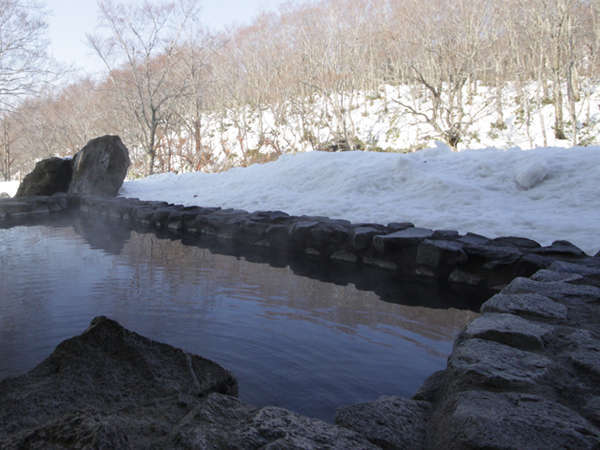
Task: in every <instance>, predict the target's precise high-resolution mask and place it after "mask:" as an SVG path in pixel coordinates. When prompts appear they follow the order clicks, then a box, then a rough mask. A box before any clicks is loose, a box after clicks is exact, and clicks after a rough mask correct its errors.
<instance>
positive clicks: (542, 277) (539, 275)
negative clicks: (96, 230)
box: [529, 269, 583, 282]
mask: <svg viewBox="0 0 600 450" xmlns="http://www.w3.org/2000/svg"><path fill="white" fill-rule="evenodd" d="M529 279H530V280H534V281H544V282H549V281H565V282H571V281H578V280H581V279H583V277H582V276H581V275H579V274H576V273H569V272H558V271H556V270H548V269H542V270H539V271H537V272H536V273H534V274H533V275H532V276H530V277H529Z"/></svg>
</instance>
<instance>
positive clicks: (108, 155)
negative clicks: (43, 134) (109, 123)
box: [69, 136, 131, 197]
mask: <svg viewBox="0 0 600 450" xmlns="http://www.w3.org/2000/svg"><path fill="white" fill-rule="evenodd" d="M129 164H131V161H130V160H129V151H128V150H127V147H125V145H124V144H123V142H121V138H119V136H102V137H98V138H96V139H92V140H91V141H90V142H88V143H87V144H86V146H85V147H83V148H82V149H81V150H80V151H79V152H77V154H76V155H75V157H74V158H73V180H72V181H71V185H70V186H69V193H70V194H80V195H81V194H84V195H100V196H108V197H114V196H116V195H117V194H118V193H119V189H120V188H121V185H122V184H123V180H124V179H125V175H127V169H128V168H129Z"/></svg>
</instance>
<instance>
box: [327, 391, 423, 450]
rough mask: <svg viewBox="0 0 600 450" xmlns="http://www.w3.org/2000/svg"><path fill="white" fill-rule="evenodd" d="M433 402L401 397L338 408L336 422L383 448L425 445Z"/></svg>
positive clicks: (419, 446)
mask: <svg viewBox="0 0 600 450" xmlns="http://www.w3.org/2000/svg"><path fill="white" fill-rule="evenodd" d="M430 412H431V404H430V403H428V402H423V401H416V400H409V399H405V398H401V397H388V396H384V397H379V398H378V399H377V400H375V401H374V402H369V403H359V404H357V405H351V406H346V407H343V408H338V410H337V411H336V414H335V423H336V424H338V425H341V426H343V427H346V428H350V429H351V430H354V431H356V432H357V433H359V434H361V435H363V436H365V437H366V438H367V439H368V440H369V441H370V442H372V443H373V444H375V445H378V446H380V447H382V448H389V449H392V448H399V449H402V448H406V449H418V448H422V447H423V445H424V442H425V432H426V424H427V420H428V418H429V414H430Z"/></svg>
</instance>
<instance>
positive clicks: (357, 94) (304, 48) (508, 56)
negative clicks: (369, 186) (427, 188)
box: [0, 0, 600, 179]
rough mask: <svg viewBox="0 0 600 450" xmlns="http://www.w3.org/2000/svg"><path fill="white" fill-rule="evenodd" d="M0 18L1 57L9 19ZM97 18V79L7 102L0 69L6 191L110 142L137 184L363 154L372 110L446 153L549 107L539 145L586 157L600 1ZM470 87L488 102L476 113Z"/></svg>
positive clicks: (173, 11)
mask: <svg viewBox="0 0 600 450" xmlns="http://www.w3.org/2000/svg"><path fill="white" fill-rule="evenodd" d="M23 3H27V2H25V1H23V0H0V4H7V5H17V6H18V5H19V4H23ZM1 6H2V5H0V35H1V36H2V37H3V39H0V41H1V42H2V45H3V46H4V42H8V41H6V40H5V39H4V37H5V36H6V35H7V33H6V31H5V30H4V27H5V24H6V23H7V21H6V20H5V17H4V15H6V14H8V12H7V11H8V9H6V8H2V7H1ZM99 6H100V11H101V17H99V19H98V23H99V27H98V29H97V32H96V33H95V34H94V35H90V36H88V40H89V44H90V47H91V48H92V49H93V50H95V52H96V53H97V55H98V57H99V58H101V59H102V61H103V63H104V65H105V67H106V74H105V75H104V76H103V77H102V78H99V79H97V80H92V79H89V78H83V79H81V78H80V79H79V80H78V81H76V82H74V83H71V84H69V85H66V86H62V87H60V88H59V89H57V88H56V87H54V88H52V89H47V90H46V91H43V92H41V93H39V92H38V91H39V89H38V87H37V86H36V89H33V84H31V86H29V85H26V86H25V87H26V88H27V89H28V90H29V91H30V93H34V92H33V91H34V90H35V91H36V92H35V93H36V94H38V95H30V96H28V97H26V98H23V96H22V95H21V94H22V93H19V102H15V101H14V99H15V97H14V96H11V95H9V94H11V93H10V92H5V91H6V90H10V89H18V83H17V84H15V83H16V81H15V80H14V79H9V78H7V77H10V74H9V75H6V74H4V73H3V72H1V71H0V106H1V107H2V109H1V110H0V114H1V116H0V123H1V130H0V131H2V132H1V133H0V155H2V158H1V162H0V168H1V175H2V176H3V177H4V178H5V179H9V178H10V177H15V176H22V175H24V174H25V173H26V172H27V171H28V170H30V168H31V167H32V166H33V163H34V161H35V160H36V159H39V158H42V157H47V156H50V155H61V156H66V155H69V154H73V153H74V152H76V151H77V150H79V149H80V148H81V147H82V146H83V145H84V144H85V143H86V142H87V141H88V140H89V139H91V138H93V137H95V136H99V135H103V134H119V135H120V136H121V137H122V139H123V141H124V142H125V143H126V145H127V146H128V147H129V149H130V152H131V156H132V161H133V164H132V169H131V172H130V176H134V177H135V176H143V175H147V174H151V173H153V172H157V171H172V170H177V171H182V170H183V171H190V170H204V171H218V170H224V169H227V168H229V167H232V166H235V165H248V164H251V163H254V162H262V161H267V160H270V159H274V158H276V157H277V156H278V155H280V154H282V153H286V152H291V151H297V150H300V149H299V148H297V147H298V143H302V145H303V147H302V148H312V149H319V148H322V147H323V146H327V145H331V144H332V143H335V144H336V145H340V146H342V147H346V148H360V149H365V148H367V149H368V148H369V143H365V142H361V141H360V140H359V139H358V138H357V136H358V131H357V123H356V120H355V115H353V114H352V112H353V111H355V110H361V108H363V107H364V108H366V106H365V102H367V101H368V100H374V99H376V100H378V101H379V103H380V104H381V105H382V108H381V112H380V113H381V114H388V115H393V114H395V115H399V116H400V115H401V116H407V117H410V121H411V123H412V124H414V125H415V126H416V125H417V124H418V125H419V126H420V127H421V128H420V129H425V130H427V136H426V138H432V137H433V138H435V139H438V140H441V141H443V142H445V143H447V144H448V145H449V146H451V147H452V148H456V147H458V146H460V145H462V143H464V142H467V141H468V139H469V136H471V135H472V134H473V131H474V130H473V126H474V123H475V122H476V121H477V120H478V118H479V117H480V116H482V115H488V116H492V117H493V121H492V125H493V127H496V128H497V129H502V128H503V127H505V126H506V125H505V119H504V117H505V115H506V110H507V108H508V107H509V106H508V105H510V108H512V109H515V108H517V109H518V111H519V114H520V117H521V118H522V120H523V123H524V124H525V126H526V127H529V123H531V121H533V120H534V118H535V117H534V116H535V115H536V114H538V112H539V111H540V107H541V106H542V105H550V104H551V105H552V106H553V111H554V114H553V120H552V123H546V124H545V126H543V127H542V129H543V132H544V133H548V134H549V135H550V136H546V135H545V134H544V141H546V140H547V138H553V139H565V140H568V141H569V142H570V143H572V144H573V145H577V144H580V145H586V144H589V143H590V136H589V135H586V134H585V130H586V127H588V126H590V122H591V121H592V120H594V119H593V118H594V117H595V116H597V114H596V111H590V110H589V106H588V109H587V110H585V109H582V106H581V105H583V103H582V100H584V99H585V98H587V97H589V96H590V95H592V92H593V91H592V87H594V86H595V85H597V83H598V82H599V81H600V80H599V74H600V71H599V69H600V1H599V0H430V1H427V2H423V1H421V0H321V1H305V2H290V3H289V4H288V5H286V7H285V8H284V9H282V11H281V12H279V13H269V14H263V15H261V16H259V17H257V18H256V19H255V20H254V21H253V23H252V24H251V25H249V26H244V27H237V28H234V29H232V30H229V31H227V32H219V33H210V32H208V31H206V30H207V29H206V28H203V26H202V24H200V23H198V17H199V8H201V2H198V1H194V0H175V1H166V2H165V1H163V2H158V1H155V2H149V1H146V2H144V3H141V4H140V5H139V6H136V7H131V6H130V7H127V8H126V7H125V6H123V5H121V4H119V3H116V2H113V1H109V0H101V1H100V2H99ZM32 14H33V15H32ZM30 17H33V18H35V17H39V16H36V15H35V12H34V13H30ZM38 20H39V19H38ZM37 26H38V27H42V28H43V24H42V23H37ZM31 27H33V28H32V29H33V30H35V29H39V28H36V23H32V24H31ZM15 39H19V38H18V37H15ZM30 41H31V42H38V43H39V40H37V39H35V37H34V38H32V39H30ZM21 45H25V44H21ZM35 50H36V48H33V49H32V50H31V51H33V52H35ZM37 50H38V53H37V54H38V55H41V54H42V53H43V52H41V50H40V49H39V48H37ZM9 51H10V49H8V50H7V48H5V47H2V48H0V62H1V64H0V67H2V68H4V67H9V66H10V64H6V61H8V62H11V61H17V60H18V55H17V56H13V55H11V54H9V53H8V52H9ZM6 55H8V56H6ZM39 67H42V65H41V64H40V65H39ZM20 70H21V71H22V72H23V73H26V72H27V70H28V69H27V68H20V67H15V73H17V74H18V76H19V77H20V73H19V71H20ZM30 83H33V81H31V80H30ZM382 86H397V87H398V86H403V87H405V88H403V89H401V90H398V89H396V90H393V89H392V90H390V89H382ZM509 87H510V89H508V88H509ZM482 89H485V92H486V93H487V94H486V100H485V101H484V102H479V103H477V105H476V107H475V106H473V104H474V103H473V98H474V96H475V95H477V93H478V92H480V91H481V90H482ZM398 92H402V95H398V94H397V93H398ZM515 105H516V106H515ZM588 105H589V103H588ZM388 119H390V118H389V117H388ZM537 119H539V120H540V121H542V125H544V122H543V121H544V118H543V117H541V114H540V117H538V118H537ZM389 121H390V122H393V117H392V118H391V119H390V120H389ZM283 128H285V129H286V130H287V131H286V133H283V132H282V129H283ZM527 129H528V130H529V128H527ZM323 130H327V132H326V133H324V132H323ZM424 138H425V137H424ZM379 150H381V149H379Z"/></svg>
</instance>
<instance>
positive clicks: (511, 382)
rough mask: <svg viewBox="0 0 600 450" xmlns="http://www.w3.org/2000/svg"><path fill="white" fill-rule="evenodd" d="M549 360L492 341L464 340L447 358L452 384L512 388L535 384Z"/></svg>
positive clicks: (547, 369) (546, 371) (547, 368)
mask: <svg viewBox="0 0 600 450" xmlns="http://www.w3.org/2000/svg"><path fill="white" fill-rule="evenodd" d="M551 366H552V360H550V359H549V358H546V357H545V356H542V355H538V354H536V353H532V352H527V351H523V350H519V349H516V348H514V347H510V346H508V345H504V344H500V343H498V342H494V341H486V340H483V339H467V340H465V341H462V342H461V343H460V344H458V345H457V346H456V347H455V348H454V351H453V352H452V355H451V356H450V358H449V359H448V369H449V370H451V371H452V381H451V382H452V383H453V384H455V385H457V386H461V388H464V387H465V386H471V387H473V386H487V387H493V388H502V389H513V388H525V387H535V386H536V384H538V383H539V382H540V381H541V379H542V378H544V377H545V376H547V375H548V371H549V369H550V367H551Z"/></svg>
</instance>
